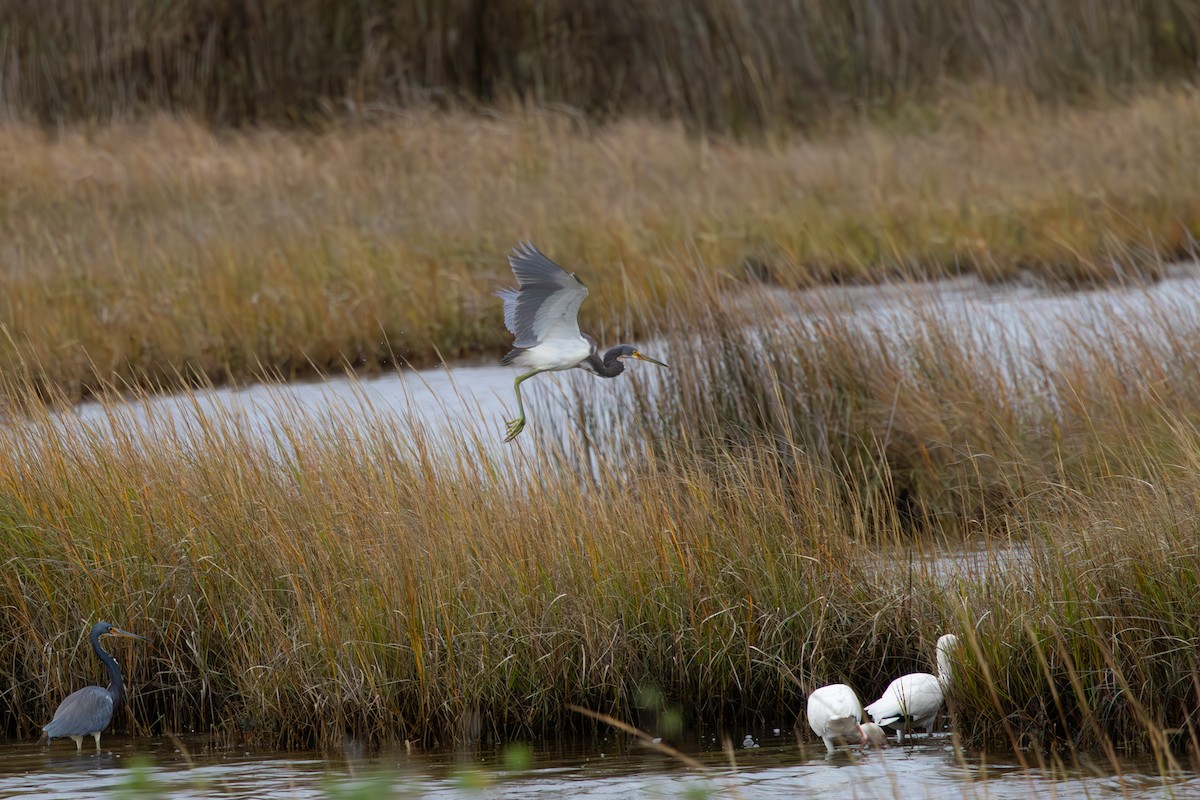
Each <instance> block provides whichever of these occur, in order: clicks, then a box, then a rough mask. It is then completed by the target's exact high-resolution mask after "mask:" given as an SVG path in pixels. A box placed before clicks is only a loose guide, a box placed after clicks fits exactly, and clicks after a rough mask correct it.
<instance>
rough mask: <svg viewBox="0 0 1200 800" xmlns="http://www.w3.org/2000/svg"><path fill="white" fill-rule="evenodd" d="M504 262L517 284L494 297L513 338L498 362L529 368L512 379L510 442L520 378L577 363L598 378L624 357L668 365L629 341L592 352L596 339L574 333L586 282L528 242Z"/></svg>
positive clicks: (520, 413)
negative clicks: (602, 351) (600, 353)
mask: <svg viewBox="0 0 1200 800" xmlns="http://www.w3.org/2000/svg"><path fill="white" fill-rule="evenodd" d="M508 264H509V266H510V267H512V271H513V275H515V276H516V277H517V283H518V284H519V288H517V289H501V290H500V291H498V292H496V296H497V297H499V298H500V299H501V300H503V301H504V327H506V328H508V329H509V330H510V331H512V335H513V336H514V337H516V340H515V341H514V342H513V349H512V350H511V351H509V353H508V355H506V356H505V357H504V358H502V359H500V363H501V364H506V365H507V364H512V365H513V366H517V367H524V368H525V369H526V370H528V371H527V372H523V373H521V374H520V375H518V376H517V379H516V380H515V381H513V391H515V392H516V394H517V418H516V419H514V420H511V421H509V423H508V425H507V429H506V435H505V437H504V441H506V442H511V441H512V440H513V439H515V438H516V437H517V434H519V433H520V432H521V431H522V430H524V428H525V406H524V405H523V404H522V402H521V383H522V382H524V381H527V380H529V379H530V378H532V377H533V376H534V375H537V374H538V373H541V372H554V371H558V370H564V369H572V368H574V367H579V368H580V369H585V370H587V371H588V372H592V373H595V374H596V375H599V376H601V377H603V378H615V377H617V376H618V375H620V374H621V373H622V372H624V371H625V364H624V360H625V359H627V358H636V359H640V360H642V361H649V362H650V363H651V364H657V365H659V366H660V367H665V366H667V365H666V364H664V363H663V362H661V361H658V360H656V359H653V358H650V356H648V355H645V354H644V353H641V352H638V350H637V348H635V347H633V346H632V345H628V344H619V345H617V346H616V347H613V348H611V349H609V351H608V352H607V353H605V354H604V357H603V358H601V357H600V356H598V355H596V340H595V339H593V338H592V337H590V336H588V335H587V334H583V333H580V332H579V322H578V320H577V319H576V317H577V316H578V315H579V306H580V305H581V304H582V303H583V299H584V298H585V297H587V295H588V290H587V287H586V286H584V285H583V282H582V281H580V280H579V278H576V277H575V274H574V273H572V272H567V271H566V270H565V269H563V268H562V267H560V266H559V265H558V264H555V263H554V262H553V261H551V260H550V259H548V258H546V256H544V255H542V253H541V252H540V251H539V250H538V249H537V248H536V247H534V246H533V245H532V244H530V243H528V242H522V243H520V244H518V245H517V246H516V247H514V248H513V253H512V255H511V256H509V257H508Z"/></svg>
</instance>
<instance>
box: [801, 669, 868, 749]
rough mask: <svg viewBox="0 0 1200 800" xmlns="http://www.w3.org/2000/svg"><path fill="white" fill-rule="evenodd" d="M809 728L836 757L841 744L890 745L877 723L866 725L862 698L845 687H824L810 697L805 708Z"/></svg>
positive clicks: (836, 685)
mask: <svg viewBox="0 0 1200 800" xmlns="http://www.w3.org/2000/svg"><path fill="white" fill-rule="evenodd" d="M805 714H806V716H807V717H808V727H810V728H812V731H813V733H815V734H816V735H817V736H820V737H821V739H822V741H824V742H825V749H826V750H827V751H828V752H830V753H832V752H833V751H834V749H835V748H836V747H837V746H838V745H841V744H867V743H870V744H872V745H875V746H876V747H883V746H886V745H887V734H886V733H884V732H883V729H882V728H880V727H879V726H878V725H876V724H875V723H873V722H868V723H866V725H864V724H863V721H862V719H863V707H862V703H861V702H859V699H858V695H857V694H855V693H854V690H853V689H851V688H850V687H849V686H847V685H846V684H844V683H833V684H830V685H829V686H822V687H821V688H820V689H817V690H815V691H814V692H813V693H812V694H810V695H809V696H808V706H807V707H806V708H805Z"/></svg>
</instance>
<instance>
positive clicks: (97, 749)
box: [92, 731, 100, 752]
mask: <svg viewBox="0 0 1200 800" xmlns="http://www.w3.org/2000/svg"><path fill="white" fill-rule="evenodd" d="M92 738H93V739H95V740H96V751H97V752H99V750H100V731H96V732H95V733H93V734H92Z"/></svg>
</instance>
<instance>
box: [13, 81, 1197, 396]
mask: <svg viewBox="0 0 1200 800" xmlns="http://www.w3.org/2000/svg"><path fill="white" fill-rule="evenodd" d="M1198 127H1200V93H1197V92H1195V91H1192V90H1186V89H1181V90H1177V91H1165V90H1164V91H1157V92H1153V93H1150V94H1147V95H1145V96H1143V97H1141V98H1139V99H1137V100H1135V101H1132V102H1130V103H1127V104H1121V105H1103V106H1100V107H1097V108H1094V109H1076V110H1059V111H1051V110H1047V109H1044V108H1040V107H1038V106H1035V105H1030V104H1028V103H1026V102H1023V101H1019V100H1016V99H1013V98H1011V97H1006V96H1004V95H1002V94H996V93H990V94H984V95H980V96H974V97H970V96H967V95H965V94H959V95H957V96H955V97H954V98H953V99H949V100H945V101H944V102H943V103H942V104H941V105H938V106H930V107H925V108H923V109H916V108H910V109H909V110H908V111H907V112H906V113H905V114H904V115H901V116H899V117H893V118H891V120H890V121H889V122H887V123H886V124H880V125H870V124H858V123H854V124H849V125H840V126H839V125H835V124H832V123H831V127H830V129H829V130H828V131H827V132H826V133H824V134H818V135H814V136H813V137H811V138H790V137H789V138H786V139H778V140H774V141H771V142H767V143H760V144H748V143H737V142H734V141H730V140H726V139H721V138H700V139H696V138H689V137H688V136H687V135H685V134H684V133H683V132H682V131H681V130H679V129H677V128H675V127H672V126H669V125H661V124H650V123H644V122H632V121H627V122H621V123H617V124H614V125H611V126H606V127H603V128H596V129H593V128H589V127H587V126H586V125H583V124H582V123H580V122H579V121H578V120H576V119H574V118H569V117H567V116H563V115H557V114H554V113H551V112H538V113H533V112H528V113H524V112H523V113H512V114H507V115H504V116H500V117H497V118H486V117H474V116H464V115H453V114H450V115H438V114H425V113H417V114H412V115H403V116H397V117H395V118H393V119H391V120H390V121H387V122H381V123H379V124H377V125H373V126H370V127H347V128H338V129H334V130H329V131H326V132H323V133H319V134H300V133H291V134H289V133H281V132H278V131H248V132H224V133H219V134H218V133H213V132H211V131H209V130H207V129H205V128H202V127H200V126H198V125H193V124H190V123H186V122H177V121H172V120H168V119H164V118H159V119H155V120H152V121H148V122H144V123H138V124H122V125H115V126H107V127H100V128H87V127H79V128H70V129H65V130H62V131H60V132H59V133H58V134H56V135H54V136H47V135H45V134H43V133H41V132H39V131H38V130H37V129H35V128H31V127H22V126H19V125H9V126H7V127H4V128H2V129H0V209H2V213H0V296H2V297H3V298H4V299H3V302H2V303H0V325H2V326H3V333H4V336H3V337H2V338H0V375H3V376H9V377H12V376H14V375H17V374H26V375H31V376H35V377H36V378H37V380H38V382H39V383H45V384H49V385H53V386H59V387H64V388H66V389H67V391H68V394H70V395H72V396H78V395H80V394H83V393H87V392H88V391H91V390H92V389H93V388H94V387H95V386H96V385H98V383H100V382H102V381H105V380H116V381H125V382H130V383H134V384H141V385H149V384H157V383H160V382H168V383H173V382H175V380H176V379H177V377H178V376H179V375H183V376H185V377H188V378H195V377H197V376H207V378H208V379H211V380H217V381H221V380H225V379H228V378H231V377H232V378H238V379H241V378H246V377H248V376H252V375H254V374H257V373H259V372H264V371H265V372H275V371H278V372H282V373H283V374H284V375H293V374H297V373H300V372H304V371H307V370H310V369H312V368H314V367H315V368H318V369H328V368H334V369H338V368H340V366H341V365H342V364H343V363H349V364H352V365H356V366H365V367H367V368H375V367H377V366H378V365H380V364H386V363H389V362H390V361H391V359H392V358H393V357H400V358H405V359H411V360H412V361H414V362H417V363H428V362H429V361H431V360H432V359H434V358H435V356H436V354H438V353H440V354H441V355H443V356H445V357H447V358H451V359H454V358H461V357H464V356H469V355H471V354H475V353H489V354H496V353H500V352H502V350H503V349H504V347H505V345H506V340H507V336H506V335H505V334H504V332H503V330H502V326H501V324H500V320H501V315H500V309H499V304H498V302H497V301H495V300H494V298H492V297H491V296H490V294H489V292H490V291H491V290H493V289H494V288H496V287H498V286H501V285H505V284H506V283H509V282H511V276H510V275H508V273H507V269H506V265H505V262H504V255H505V254H506V253H507V251H508V250H509V248H510V247H511V246H512V244H513V243H514V242H516V241H517V240H518V239H521V238H532V239H534V240H535V241H536V242H537V243H538V244H539V246H540V247H542V248H543V249H544V250H545V251H546V252H547V253H548V254H550V255H551V256H552V257H554V258H556V259H558V260H560V261H561V262H562V263H564V264H565V265H567V266H569V267H571V268H572V269H578V270H579V271H580V274H581V275H582V277H583V278H584V280H585V281H586V282H587V283H588V284H589V286H590V288H591V290H592V298H591V299H590V300H589V301H588V303H587V304H586V305H585V307H584V322H585V325H586V326H587V327H589V328H591V329H592V330H593V332H594V333H596V334H598V335H599V336H600V338H602V339H606V338H609V337H610V336H612V335H614V334H616V333H619V332H623V333H627V334H632V333H646V332H650V331H651V330H652V329H654V328H659V327H662V322H661V320H660V316H661V314H660V312H661V309H662V308H663V307H664V306H667V305H673V306H676V307H679V308H680V309H684V308H686V307H688V305H689V304H690V303H695V302H697V301H696V300H695V299H694V298H693V297H692V295H693V294H694V293H693V292H692V291H691V288H690V287H692V286H693V285H694V283H695V281H696V280H698V279H700V278H707V277H711V276H717V277H718V278H720V279H721V280H729V281H730V284H729V287H730V288H731V289H736V286H737V285H738V284H739V283H741V282H751V283H753V282H756V281H768V282H772V283H777V284H781V285H785V286H794V285H806V284H811V283H814V282H822V281H830V280H839V281H840V280H850V281H859V280H862V281H874V280H879V279H881V278H883V277H885V276H887V275H893V274H920V275H940V274H947V273H955V272H960V271H974V272H977V273H979V274H980V275H982V276H984V277H985V278H987V279H989V280H1002V279H1007V278H1013V277H1017V276H1020V275H1029V276H1033V277H1035V278H1044V279H1047V280H1063V281H1067V282H1069V283H1075V282H1090V281H1104V280H1111V279H1119V278H1121V277H1123V276H1126V275H1128V274H1130V273H1135V272H1136V273H1143V274H1145V273H1149V274H1154V273H1155V272H1156V271H1157V270H1159V269H1160V267H1161V265H1162V263H1163V262H1164V261H1165V260H1169V259H1173V258H1176V257H1179V256H1181V255H1183V254H1186V253H1189V252H1191V246H1192V241H1193V238H1194V236H1195V234H1196V232H1197V230H1200V199H1198V196H1197V193H1196V188H1195V187H1196V186H1198V185H1200V156H1198V155H1197V150H1196V148H1195V147H1194V146H1192V143H1193V139H1194V137H1193V132H1194V131H1195V130H1197V129H1198ZM700 302H703V301H700Z"/></svg>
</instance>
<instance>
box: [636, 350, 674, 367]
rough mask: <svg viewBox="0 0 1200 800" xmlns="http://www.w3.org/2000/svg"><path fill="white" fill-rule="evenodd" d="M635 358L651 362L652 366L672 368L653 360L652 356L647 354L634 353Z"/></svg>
mask: <svg viewBox="0 0 1200 800" xmlns="http://www.w3.org/2000/svg"><path fill="white" fill-rule="evenodd" d="M633 357H634V358H640V359H641V360H642V361H649V362H650V363H651V364H658V365H659V366H660V367H666V368H667V369H670V368H671V365H670V364H664V363H663V362H661V361H659V360H658V359H657V358H651V357H650V356H648V355H646V354H645V353H642V352H639V351H637V350H634V351H633Z"/></svg>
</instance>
